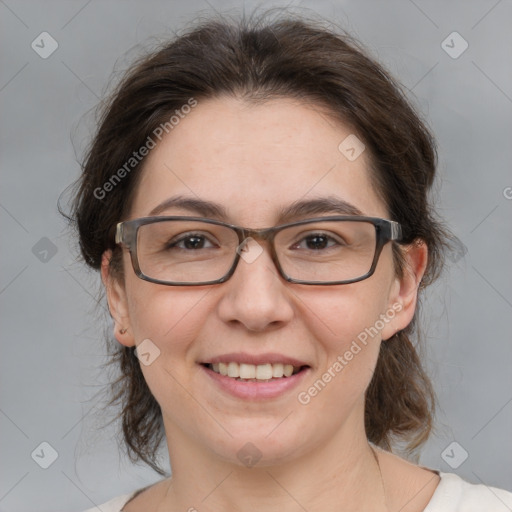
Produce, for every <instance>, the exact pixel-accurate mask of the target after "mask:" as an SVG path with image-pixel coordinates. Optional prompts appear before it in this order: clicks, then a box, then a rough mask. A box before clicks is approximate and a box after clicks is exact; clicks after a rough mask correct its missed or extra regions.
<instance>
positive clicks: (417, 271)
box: [382, 240, 428, 341]
mask: <svg viewBox="0 0 512 512" xmlns="http://www.w3.org/2000/svg"><path fill="white" fill-rule="evenodd" d="M403 259H404V269H403V275H402V277H397V278H396V279H395V282H394V283H393V285H392V288H391V293H390V297H389V303H388V311H387V312H386V316H387V317H388V318H389V322H388V323H386V324H385V327H384V329H382V340H383V341H384V340H387V339H389V338H391V337H392V336H393V335H395V334H396V333H397V332H398V331H401V330H402V329H405V328H406V327H407V326H408V325H409V324H410V323H411V321H412V319H413V317H414V312H415V311H416V304H417V302H418V289H419V287H420V283H421V279H422V278H423V274H424V273H425V268H426V267H427V260H428V248H427V244H426V243H425V242H424V241H423V240H417V241H416V242H414V243H412V244H411V245H408V246H406V247H405V248H404V249H403Z"/></svg>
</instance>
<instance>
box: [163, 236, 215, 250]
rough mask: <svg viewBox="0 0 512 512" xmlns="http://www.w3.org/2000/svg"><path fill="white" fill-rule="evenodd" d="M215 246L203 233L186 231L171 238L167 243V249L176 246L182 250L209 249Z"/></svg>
mask: <svg viewBox="0 0 512 512" xmlns="http://www.w3.org/2000/svg"><path fill="white" fill-rule="evenodd" d="M213 247H216V246H215V245H214V244H213V243H212V242H211V241H210V240H209V239H208V237H206V236H205V235H202V234H200V233H186V234H184V235H180V238H179V239H178V240H176V237H175V238H174V240H171V241H170V242H169V243H168V244H167V248H168V249H173V248H178V249H183V250H199V249H211V248H213Z"/></svg>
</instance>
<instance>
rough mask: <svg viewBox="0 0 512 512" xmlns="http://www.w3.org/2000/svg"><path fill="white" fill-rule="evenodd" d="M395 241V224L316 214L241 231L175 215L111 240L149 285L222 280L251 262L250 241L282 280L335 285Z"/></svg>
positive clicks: (141, 223) (350, 279) (353, 278)
mask: <svg viewBox="0 0 512 512" xmlns="http://www.w3.org/2000/svg"><path fill="white" fill-rule="evenodd" d="M400 237H401V227H400V224H398V223H397V222H394V221H392V220H386V219H379V218H375V217H361V216H352V215H350V216H335V217H320V218H314V219H307V220H301V221H297V222H292V223H288V224H282V225H280V226H275V227H272V228H266V229H247V228H242V227H239V226H234V225H231V224H227V223H225V222H221V221H217V220H213V219H206V218H200V217H181V216H179V217H176V216H174V217H145V218H140V219H134V220H129V221H125V222H120V223H118V224H117V226H116V236H115V241H116V243H117V244H122V245H123V246H125V247H126V248H127V249H128V250H129V252H130V256H131V261H132V265H133V269H134V271H135V274H136V275H137V276H138V277H140V278H141V279H144V280H146V281H150V282H152V283H157V284H163V285H169V286H199V285H208V284H217V283H223V282H225V281H227V280H228V279H229V278H230V277H231V276H232V275H233V273H234V272H235V269H236V267H237V265H238V263H239V261H240V258H241V257H242V258H243V259H245V260H246V262H251V259H249V258H248V254H249V252H248V247H249V243H250V242H251V241H252V240H254V239H259V240H260V241H264V242H267V243H268V245H269V247H270V254H271V257H272V260H273V262H274V264H275V266H276V268H277V270H278V271H279V274H280V275H281V276H282V277H283V278H284V279H285V280H286V281H289V282H291V283H298V284H306V285H335V284H348V283H355V282H357V281H362V280H363V279H367V278H368V277H370V276H371V275H372V274H373V273H374V271H375V268H376V266H377V262H378V259H379V256H380V253H381V252H382V248H383V247H384V245H385V244H386V243H387V242H389V241H393V240H395V241H396V240H399V239H400ZM256 247H259V246H256ZM259 250H260V251H261V250H262V249H259Z"/></svg>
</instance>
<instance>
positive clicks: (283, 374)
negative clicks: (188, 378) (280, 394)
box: [203, 362, 309, 382]
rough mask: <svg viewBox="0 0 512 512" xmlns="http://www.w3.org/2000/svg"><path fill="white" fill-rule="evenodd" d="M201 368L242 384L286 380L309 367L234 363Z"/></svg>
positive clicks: (214, 364) (208, 365) (207, 365)
mask: <svg viewBox="0 0 512 512" xmlns="http://www.w3.org/2000/svg"><path fill="white" fill-rule="evenodd" d="M203 366H205V367H206V368H208V369H210V370H212V371H213V372H215V373H218V374H219V375H223V376H225V377H231V378H232V379H234V380H238V381H242V382H270V381H274V380H279V379H286V378H288V377H291V376H292V375H296V374H297V373H300V372H301V371H303V370H305V369H306V368H309V366H293V365H291V364H282V363H275V364H271V363H267V364H258V365H255V364H246V363H236V362H229V363H213V364H203Z"/></svg>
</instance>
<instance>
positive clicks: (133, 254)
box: [115, 215, 402, 286]
mask: <svg viewBox="0 0 512 512" xmlns="http://www.w3.org/2000/svg"><path fill="white" fill-rule="evenodd" d="M173 220H176V221H181V220H183V221H197V222H204V223H206V224H213V225H217V226H224V227H227V228H230V229H232V230H233V231H234V232H235V233H236V234H237V236H238V242H239V244H238V246H237V250H236V252H235V258H234V260H233V263H232V265H231V267H230V269H229V270H228V272H227V273H226V274H224V275H223V276H222V277H221V278H220V279H215V280H213V281H201V282H197V283H190V282H181V281H173V282H171V281H162V280H160V279H155V278H152V277H149V276H147V275H146V274H144V272H142V270H141V268H140V265H139V259H138V255H137V233H138V230H139V228H140V227H141V226H144V225H147V224H153V223H158V222H165V221H173ZM325 221H355V222H369V223H370V224H373V226H374V227H375V235H376V238H375V251H374V255H373V260H372V264H371V266H370V270H369V271H368V272H367V273H366V274H364V275H363V276H360V277H356V278H353V279H345V280H342V281H305V280H302V279H293V278H292V277H290V276H288V275H287V274H286V273H285V272H284V270H283V268H282V267H281V263H280V262H279V258H278V256H277V253H276V248H275V245H274V238H275V236H276V235H277V233H279V232H280V231H282V230H283V229H286V228H289V227H293V226H298V225H302V224H304V225H305V224H313V223H315V222H325ZM401 236H402V227H401V225H400V224H399V223H398V222H396V221H393V220H388V219H382V218H380V217H366V216H362V215H336V216H329V217H315V218H309V219H304V220H299V221H294V222H289V223H286V224H280V225H278V226H273V227H270V228H262V229H250V228H244V227H241V226H236V225H234V224H229V223H227V222H223V221H220V220H215V219H208V218H204V217H189V216H181V215H180V216H154V217H140V218H137V219H131V220H126V221H122V222H118V223H117V224H116V232H115V242H116V244H118V245H121V246H124V247H126V248H127V249H128V251H129V253H130V259H131V262H132V267H133V270H134V272H135V274H136V275H137V277H139V278H140V279H142V280H144V281H148V282H150V283H155V284H162V285H166V286H206V285H211V284H220V283H224V282H226V281H227V280H228V279H230V278H231V276H232V275H233V274H234V273H235V270H236V268H237V266H238V262H239V261H240V257H241V255H240V251H239V248H240V246H241V245H242V244H243V243H244V242H245V241H246V240H247V239H248V238H253V239H260V240H264V241H266V242H268V244H269V246H270V256H271V258H272V261H273V262H274V265H275V266H276V268H277V270H278V272H279V274H280V276H281V277H282V278H283V279H284V280H285V281H287V282H289V283H294V284H304V285H315V286H328V285H338V284H351V283H356V282H359V281H363V280H365V279H368V278H369V277H371V276H372V275H373V274H374V272H375V269H376V267H377V263H378V260H379V257H380V254H381V252H382V249H383V248H384V246H385V245H386V244H387V243H388V242H392V241H395V242H396V241H399V240H400V239H401Z"/></svg>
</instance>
